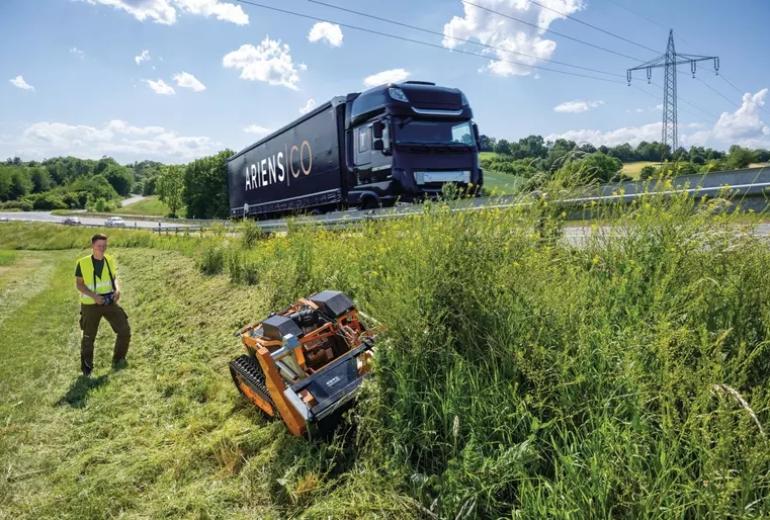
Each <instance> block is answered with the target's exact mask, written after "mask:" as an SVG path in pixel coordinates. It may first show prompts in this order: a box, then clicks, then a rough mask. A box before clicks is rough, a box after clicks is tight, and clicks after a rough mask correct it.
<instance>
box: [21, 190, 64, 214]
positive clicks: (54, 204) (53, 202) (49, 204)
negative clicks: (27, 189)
mask: <svg viewBox="0 0 770 520" xmlns="http://www.w3.org/2000/svg"><path fill="white" fill-rule="evenodd" d="M30 199H31V200H32V208H33V209H37V210H52V209H67V208H68V207H69V206H68V205H67V203H66V202H64V199H63V198H62V196H61V194H59V193H51V192H49V193H41V194H40V195H37V196H35V197H34V198H33V197H30Z"/></svg>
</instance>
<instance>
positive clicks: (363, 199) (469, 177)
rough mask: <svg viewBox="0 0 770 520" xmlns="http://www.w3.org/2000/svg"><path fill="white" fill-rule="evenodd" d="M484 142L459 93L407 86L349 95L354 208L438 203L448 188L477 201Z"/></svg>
mask: <svg viewBox="0 0 770 520" xmlns="http://www.w3.org/2000/svg"><path fill="white" fill-rule="evenodd" d="M478 141H479V132H478V127H477V126H476V124H475V123H474V122H473V113H472V111H471V108H470V105H469V104H468V100H467V99H466V98H465V95H464V94H463V93H462V92H461V91H460V90H458V89H454V88H446V87H439V86H436V85H435V84H434V83H428V82H422V81H407V82H403V83H391V84H388V85H381V86H378V87H374V88H372V89H370V90H367V91H365V92H362V93H360V94H349V95H348V96H347V98H346V100H345V140H344V142H345V147H346V149H345V150H344V156H345V161H346V166H347V182H346V184H347V187H348V190H347V202H348V204H350V205H351V206H352V205H357V206H360V207H364V208H368V207H377V206H380V205H384V206H388V205H392V204H393V203H395V202H396V200H397V199H400V200H404V201H413V200H419V199H422V198H425V197H436V196H438V195H440V194H441V193H442V190H443V189H444V186H445V185H446V184H447V183H451V184H454V185H456V186H457V187H458V188H459V189H460V190H461V191H463V192H467V193H472V194H477V193H479V192H480V188H481V186H482V184H483V172H482V170H481V169H480V168H479V162H478V148H479V143H478Z"/></svg>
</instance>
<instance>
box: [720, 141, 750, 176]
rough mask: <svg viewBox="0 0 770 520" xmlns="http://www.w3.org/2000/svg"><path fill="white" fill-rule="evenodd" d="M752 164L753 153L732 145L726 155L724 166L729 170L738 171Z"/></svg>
mask: <svg viewBox="0 0 770 520" xmlns="http://www.w3.org/2000/svg"><path fill="white" fill-rule="evenodd" d="M753 162H754V152H752V151H751V150H749V149H747V148H743V147H742V146H738V145H737V144H734V145H732V146H731V147H730V150H729V151H728V153H727V159H726V162H725V166H727V168H728V169H730V170H740V169H741V168H745V167H747V166H748V165H749V164H751V163H753Z"/></svg>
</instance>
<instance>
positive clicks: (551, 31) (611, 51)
mask: <svg viewBox="0 0 770 520" xmlns="http://www.w3.org/2000/svg"><path fill="white" fill-rule="evenodd" d="M461 1H462V2H463V3H464V4H467V5H472V6H473V7H476V8H477V9H481V10H483V11H487V12H489V13H493V14H496V15H498V16H502V17H504V18H509V19H511V20H514V21H516V22H519V23H522V24H524V25H528V26H530V27H534V28H535V29H538V30H541V31H545V32H549V33H551V34H555V35H556V36H560V37H562V38H566V39H568V40H572V41H574V42H577V43H581V44H583V45H587V46H589V47H593V48H594V49H599V50H602V51H604V52H608V53H610V54H614V55H616V56H620V57H622V58H627V59H629V60H634V61H643V60H642V59H641V58H635V57H634V56H629V55H628V54H623V53H622V52H617V51H613V50H612V49H608V48H607V47H604V46H602V45H595V44H593V43H590V42H587V41H585V40H581V39H580V38H575V37H574V36H569V35H567V34H564V33H560V32H558V31H554V30H553V29H549V28H548V27H543V26H542V25H537V24H534V23H531V22H528V21H526V20H522V19H521V18H516V17H515V16H512V15H509V14H506V13H501V12H500V11H496V10H494V9H491V8H489V7H484V6H483V5H479V4H476V3H473V2H471V1H470V0H461Z"/></svg>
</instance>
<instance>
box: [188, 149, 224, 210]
mask: <svg viewBox="0 0 770 520" xmlns="http://www.w3.org/2000/svg"><path fill="white" fill-rule="evenodd" d="M232 155H233V152H232V151H231V150H224V151H222V152H219V153H218V154H216V155H212V156H210V157H204V158H202V159H198V160H196V161H193V162H191V163H190V164H188V165H187V167H186V168H185V170H184V195H183V197H184V203H185V205H186V206H187V216H188V217H190V218H216V217H219V218H225V217H227V216H228V215H229V214H230V198H229V196H228V193H227V159H228V158H229V157H230V156H232Z"/></svg>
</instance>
